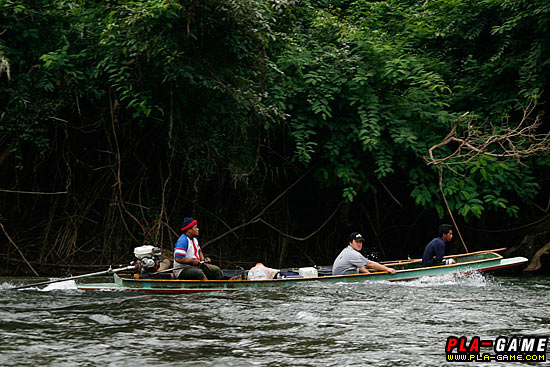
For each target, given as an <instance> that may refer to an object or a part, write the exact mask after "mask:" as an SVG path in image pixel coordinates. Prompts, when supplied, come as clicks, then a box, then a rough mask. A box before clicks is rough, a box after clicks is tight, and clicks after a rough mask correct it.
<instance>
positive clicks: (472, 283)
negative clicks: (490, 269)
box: [393, 271, 497, 287]
mask: <svg viewBox="0 0 550 367" xmlns="http://www.w3.org/2000/svg"><path fill="white" fill-rule="evenodd" d="M496 283H497V282H496V281H495V280H494V279H493V278H491V277H490V276H487V275H484V274H482V273H480V272H477V271H473V272H470V273H458V274H444V275H437V276H431V277H422V278H418V279H415V280H411V281H407V282H396V283H393V284H399V285H405V286H409V287H440V286H449V285H453V286H455V285H460V286H468V287H486V286H488V285H495V284H496Z"/></svg>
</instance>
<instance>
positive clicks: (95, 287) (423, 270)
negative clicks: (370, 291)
mask: <svg viewBox="0 0 550 367" xmlns="http://www.w3.org/2000/svg"><path fill="white" fill-rule="evenodd" d="M499 250H502V249H498V250H488V251H478V252H471V253H466V254H461V255H452V256H447V258H448V257H452V258H453V259H455V260H456V264H451V265H438V266H433V267H422V260H421V259H414V260H400V261H390V262H385V263H384V264H385V265H386V266H388V267H392V268H394V269H395V270H396V273H395V274H390V273H388V272H384V271H375V272H370V273H365V274H351V275H328V276H318V277H311V278H286V279H266V280H231V279H229V280H175V279H154V278H152V277H151V278H148V279H147V278H139V277H136V275H134V274H119V273H115V274H113V276H114V282H113V283H96V284H85V283H82V284H77V287H78V288H79V289H81V290H85V291H131V292H145V293H197V292H213V291H235V290H239V289H243V288H260V287H285V286H290V285H295V284H304V283H312V282H328V283H351V282H367V281H380V280H385V281H390V282H395V281H406V280H412V279H417V278H420V277H430V276H438V275H444V274H457V273H468V272H474V271H482V272H486V271H491V270H495V269H501V268H506V267H511V266H517V265H520V264H523V263H525V262H527V259H526V258H525V257H513V258H508V259H505V258H503V257H502V256H501V255H499V254H498V253H497V251H499Z"/></svg>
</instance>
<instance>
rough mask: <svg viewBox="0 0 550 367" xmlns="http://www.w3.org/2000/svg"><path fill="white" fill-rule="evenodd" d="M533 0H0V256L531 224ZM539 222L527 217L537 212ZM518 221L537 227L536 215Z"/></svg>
mask: <svg viewBox="0 0 550 367" xmlns="http://www.w3.org/2000/svg"><path fill="white" fill-rule="evenodd" d="M549 27H550V5H547V4H545V3H544V2H537V1H508V0H493V1H476V2H472V1H468V0H458V1H450V0H434V1H426V2H417V1H406V0H385V1H376V2H374V1H365V0H357V1H325V0H304V1H297V0H296V1H295V0H280V1H277V0H272V1H265V0H247V1H236V0H235V1H233V0H216V1H214V0H200V1H199V0H179V1H177V0H164V1H161V0H142V1H116V0H107V1H86V0H50V1H46V0H37V1H33V2H32V3H31V4H29V3H28V2H25V1H19V0H0V148H1V151H0V171H1V175H0V197H1V198H2V201H1V203H0V224H1V229H2V232H3V234H2V236H1V238H2V239H1V240H0V243H2V247H1V249H2V251H1V263H2V266H1V268H2V269H3V271H6V272H9V273H13V272H14V271H17V272H26V271H31V270H30V269H33V271H35V272H37V273H41V274H44V273H51V272H60V269H64V270H62V271H74V270H75V269H78V266H87V267H93V266H105V265H106V264H118V263H126V262H128V261H129V260H130V259H131V253H132V249H133V248H134V247H135V246H137V245H140V244H143V243H151V244H156V245H159V246H161V247H162V248H164V249H167V250H171V248H172V245H173V243H174V242H175V240H176V238H177V236H178V233H177V230H178V226H179V224H180V223H181V221H182V220H183V217H184V216H193V217H195V218H197V219H198V220H199V226H200V228H201V243H202V244H203V247H204V250H205V251H206V252H207V253H208V254H209V255H210V256H211V257H212V258H214V259H215V260H216V261H219V262H220V263H221V264H222V265H223V266H234V265H242V266H247V264H249V263H256V262H258V261H261V262H263V263H265V264H267V265H270V266H272V267H279V266H285V265H313V264H324V263H330V262H332V259H333V258H334V256H335V255H336V254H337V253H338V252H339V251H340V249H341V247H343V246H344V245H345V243H346V238H347V234H348V233H350V232H352V231H355V230H359V231H361V232H363V234H364V236H366V238H367V242H368V246H367V252H371V255H373V256H375V257H377V258H378V259H379V260H385V259H395V258H406V257H407V256H410V257H418V256H420V255H421V252H422V250H423V247H424V245H425V244H426V243H427V242H428V241H429V240H430V239H431V238H432V237H433V236H434V235H435V231H436V228H437V225H438V224H439V223H441V222H454V223H455V224H456V225H457V227H458V228H459V229H460V232H461V237H463V241H459V239H458V238H457V239H456V240H455V241H454V242H455V243H454V244H453V246H451V247H452V248H451V251H456V252H458V251H463V250H464V248H465V247H467V248H468V249H469V250H476V249H488V248H497V247H503V246H508V247H512V246H514V245H517V244H519V243H520V242H521V240H522V238H523V237H524V236H525V235H528V234H530V235H533V234H536V235H541V236H542V237H540V238H539V239H538V240H537V241H539V242H537V243H538V245H536V246H534V247H533V248H532V249H531V250H529V251H531V252H530V254H534V252H536V251H537V250H538V249H540V248H541V247H542V246H543V245H544V244H546V243H547V242H550V238H549V237H550V234H549V233H550V230H549V229H548V225H543V226H542V227H541V223H548V218H549V217H548V215H549V209H550V198H549V196H548V191H549V190H548V187H549V178H550V170H549V168H550V154H549V143H548V142H549V141H548V131H549V129H548V117H547V115H546V114H545V112H546V110H547V108H548V103H547V100H548V97H547V96H548V93H549V91H548V85H549V81H550V80H549V79H550V63H549V62H548V55H549V54H550V42H549V40H550V29H549ZM545 220H546V222H545ZM537 225H538V226H537Z"/></svg>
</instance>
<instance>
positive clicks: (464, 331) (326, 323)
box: [0, 273, 550, 367]
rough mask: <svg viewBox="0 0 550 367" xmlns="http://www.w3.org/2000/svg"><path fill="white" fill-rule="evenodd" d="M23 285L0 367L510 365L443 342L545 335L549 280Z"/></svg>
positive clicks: (4, 313) (12, 297)
mask: <svg viewBox="0 0 550 367" xmlns="http://www.w3.org/2000/svg"><path fill="white" fill-rule="evenodd" d="M25 281H26V282H27V283H28V282H30V281H29V280H28V279H27V280H25ZM101 281H104V280H102V279H101ZM22 282H23V280H21V279H16V278H2V279H0V336H1V338H2V344H1V345H0V366H33V367H36V366H67V367H68V366H71V367H73V366H147V365H150V366H316V367H318V366H355V365H367V364H368V365H371V366H441V365H452V366H459V365H464V366H474V365H475V366H489V365H493V366H494V365H498V366H505V365H511V366H520V365H522V364H521V363H519V362H490V363H489V362H468V363H464V362H452V363H451V362H446V360H445V343H446V340H447V337H449V336H452V335H454V336H458V337H460V336H466V337H467V338H468V341H469V340H470V339H471V338H472V337H473V336H480V337H481V339H491V338H492V339H494V338H496V337H498V336H500V335H504V336H508V337H511V336H527V335H537V336H550V307H549V301H548V300H549V298H548V295H549V294H550V277H496V276H489V275H481V274H478V273H474V274H469V275H460V276H444V277H437V278H424V279H418V280H415V281H412V282H397V283H389V282H373V283H359V284H325V283H316V284H307V285H306V284H302V285H296V286H291V287H288V288H272V289H251V290H241V291H237V292H215V293H202V294H189V295H150V294H136V293H126V292H84V291H79V290H76V289H53V290H49V291H41V290H39V289H36V288H34V289H33V288H31V289H25V290H9V288H10V287H12V286H14V285H19V284H22ZM54 288H55V287H54ZM549 349H550V348H549ZM488 352H493V351H492V350H488ZM530 365H537V363H531V364H530ZM538 365H549V362H538Z"/></svg>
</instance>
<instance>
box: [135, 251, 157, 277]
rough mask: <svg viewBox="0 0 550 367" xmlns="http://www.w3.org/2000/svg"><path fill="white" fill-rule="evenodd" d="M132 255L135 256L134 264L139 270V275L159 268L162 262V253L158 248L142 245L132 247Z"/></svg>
mask: <svg viewBox="0 0 550 367" xmlns="http://www.w3.org/2000/svg"><path fill="white" fill-rule="evenodd" d="M134 256H135V257H136V259H137V260H136V266H137V269H138V270H139V275H140V277H141V276H143V274H148V273H154V272H155V271H157V270H158V269H159V266H160V263H161V262H162V254H161V251H160V248H158V247H155V246H151V245H144V246H139V247H136V248H135V249H134Z"/></svg>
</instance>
